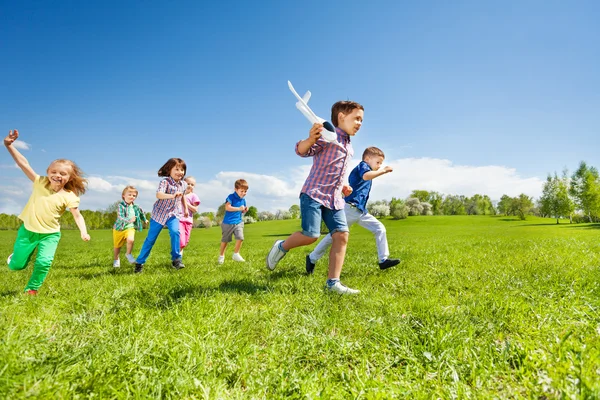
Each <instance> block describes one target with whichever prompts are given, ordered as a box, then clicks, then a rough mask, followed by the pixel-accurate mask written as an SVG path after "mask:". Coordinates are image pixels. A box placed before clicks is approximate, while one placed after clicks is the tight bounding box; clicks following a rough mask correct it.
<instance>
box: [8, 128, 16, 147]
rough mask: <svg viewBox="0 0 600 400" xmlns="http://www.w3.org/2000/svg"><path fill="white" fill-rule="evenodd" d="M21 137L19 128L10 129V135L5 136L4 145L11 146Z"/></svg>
mask: <svg viewBox="0 0 600 400" xmlns="http://www.w3.org/2000/svg"><path fill="white" fill-rule="evenodd" d="M18 137H19V131H18V130H17V129H15V130H12V129H11V130H10V131H8V136H7V137H5V138H4V145H5V146H10V145H11V144H13V143H14V142H15V140H17V138H18Z"/></svg>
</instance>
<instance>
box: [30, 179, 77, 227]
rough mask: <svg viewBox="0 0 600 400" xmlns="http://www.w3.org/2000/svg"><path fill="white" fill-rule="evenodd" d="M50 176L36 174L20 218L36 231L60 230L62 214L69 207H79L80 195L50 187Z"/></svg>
mask: <svg viewBox="0 0 600 400" xmlns="http://www.w3.org/2000/svg"><path fill="white" fill-rule="evenodd" d="M47 183H48V177H46V176H39V175H38V176H36V177H35V181H33V192H32V193H31V196H30V197H29V200H28V201H27V204H25V208H24V209H23V211H21V215H19V218H20V219H21V220H22V221H23V224H25V228H26V229H27V230H28V231H30V232H35V233H54V232H60V216H61V215H63V213H64V212H65V210H66V209H67V208H76V207H79V197H77V195H76V194H75V193H73V192H68V191H66V190H61V191H60V192H55V191H54V190H52V189H48V188H47V187H46V184H47Z"/></svg>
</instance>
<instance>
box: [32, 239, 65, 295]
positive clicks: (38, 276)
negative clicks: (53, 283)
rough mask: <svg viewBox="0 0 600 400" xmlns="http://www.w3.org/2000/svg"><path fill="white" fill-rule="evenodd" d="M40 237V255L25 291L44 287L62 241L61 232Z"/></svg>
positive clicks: (36, 259)
mask: <svg viewBox="0 0 600 400" xmlns="http://www.w3.org/2000/svg"><path fill="white" fill-rule="evenodd" d="M38 235H40V241H39V245H38V253H37V256H36V257H35V263H34V264H33V272H32V274H31V278H29V282H28V283H27V286H26V287H25V291H28V290H38V289H39V288H40V286H42V283H44V280H45V279H46V276H47V275H48V271H50V266H51V265H52V261H54V253H56V248H57V247H58V242H59V241H60V232H56V233H46V234H38Z"/></svg>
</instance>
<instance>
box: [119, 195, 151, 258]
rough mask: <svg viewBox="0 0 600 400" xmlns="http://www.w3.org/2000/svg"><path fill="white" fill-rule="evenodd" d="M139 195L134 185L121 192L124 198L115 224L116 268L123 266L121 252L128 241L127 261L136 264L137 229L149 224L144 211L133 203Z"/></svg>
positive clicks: (139, 229)
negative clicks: (135, 241)
mask: <svg viewBox="0 0 600 400" xmlns="http://www.w3.org/2000/svg"><path fill="white" fill-rule="evenodd" d="M137 196H138V190H137V189H136V188H135V187H133V186H127V187H125V189H123V193H121V199H122V200H121V202H120V203H119V207H118V208H117V220H116V221H115V224H114V225H113V245H114V259H113V267H115V268H119V267H120V266H121V260H120V259H119V254H120V253H121V247H123V245H124V244H125V243H127V251H126V253H125V257H126V258H127V261H129V262H130V263H132V264H135V257H134V256H133V255H132V254H131V251H132V250H133V242H134V240H135V231H136V230H138V231H141V230H142V229H143V228H142V227H143V226H148V219H147V218H146V215H144V211H142V209H141V208H140V207H138V206H137V204H133V202H134V201H135V199H137Z"/></svg>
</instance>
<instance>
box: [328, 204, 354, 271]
mask: <svg viewBox="0 0 600 400" xmlns="http://www.w3.org/2000/svg"><path fill="white" fill-rule="evenodd" d="M323 221H324V222H325V225H327V228H328V229H329V232H331V240H332V245H331V250H330V251H329V271H328V273H327V278H328V279H339V278H340V275H341V273H342V267H343V266H344V258H345V257H346V247H347V245H348V237H349V232H348V224H347V223H346V213H345V212H344V210H330V209H328V208H324V209H323Z"/></svg>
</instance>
